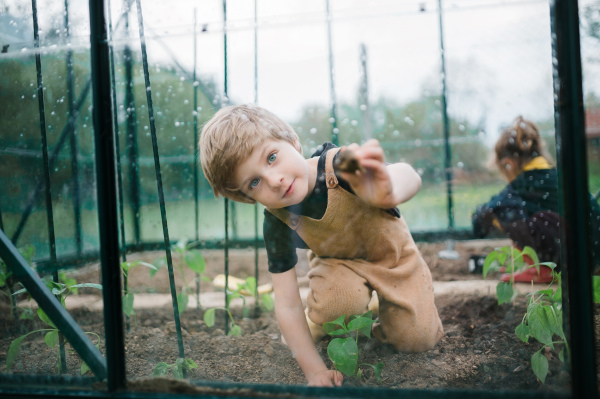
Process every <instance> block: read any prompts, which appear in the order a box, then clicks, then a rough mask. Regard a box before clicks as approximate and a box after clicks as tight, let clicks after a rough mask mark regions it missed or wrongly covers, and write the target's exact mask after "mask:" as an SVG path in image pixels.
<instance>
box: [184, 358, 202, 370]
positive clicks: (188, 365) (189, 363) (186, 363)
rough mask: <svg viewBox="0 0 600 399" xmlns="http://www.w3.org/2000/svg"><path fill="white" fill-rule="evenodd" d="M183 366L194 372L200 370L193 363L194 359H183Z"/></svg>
mask: <svg viewBox="0 0 600 399" xmlns="http://www.w3.org/2000/svg"><path fill="white" fill-rule="evenodd" d="M182 366H183V368H184V369H185V370H192V369H197V368H198V365H197V364H196V362H195V361H193V360H192V359H188V358H185V359H183V364H182Z"/></svg>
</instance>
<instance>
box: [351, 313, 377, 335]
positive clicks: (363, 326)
mask: <svg viewBox="0 0 600 399" xmlns="http://www.w3.org/2000/svg"><path fill="white" fill-rule="evenodd" d="M373 323H375V320H372V319H368V318H366V317H362V316H359V317H357V318H355V319H354V320H351V321H350V322H349V323H348V330H349V331H360V332H361V333H363V334H364V335H366V336H367V338H371V326H372V325H373Z"/></svg>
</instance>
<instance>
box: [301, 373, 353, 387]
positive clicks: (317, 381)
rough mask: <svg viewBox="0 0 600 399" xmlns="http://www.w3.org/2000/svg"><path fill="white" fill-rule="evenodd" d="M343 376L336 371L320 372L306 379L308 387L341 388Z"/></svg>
mask: <svg viewBox="0 0 600 399" xmlns="http://www.w3.org/2000/svg"><path fill="white" fill-rule="evenodd" d="M342 382H344V376H343V375H342V373H340V372H339V371H337V370H321V371H319V372H317V373H315V374H313V375H312V377H310V378H309V379H308V386H309V387H341V386H342Z"/></svg>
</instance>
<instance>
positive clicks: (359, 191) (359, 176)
mask: <svg viewBox="0 0 600 399" xmlns="http://www.w3.org/2000/svg"><path fill="white" fill-rule="evenodd" d="M344 151H352V153H353V154H354V157H355V158H356V161H357V162H358V164H359V165H360V167H359V168H358V169H357V170H355V171H354V172H352V173H349V172H340V176H341V177H342V179H344V180H346V181H347V182H348V183H350V186H352V189H353V190H354V192H355V193H356V195H358V196H359V197H361V198H362V199H363V200H365V201H367V202H369V203H370V204H372V205H374V206H377V207H379V208H383V209H388V208H393V207H395V206H396V205H398V204H401V203H403V202H406V201H408V200H409V199H410V198H412V197H413V196H414V195H415V194H416V193H417V192H418V191H419V189H420V188H421V177H420V176H419V175H418V174H417V172H416V171H415V170H414V169H413V168H412V167H411V166H410V165H408V164H404V163H398V164H392V165H388V166H386V164H385V156H384V153H383V148H381V146H380V145H379V142H378V141H377V140H375V139H371V140H369V141H367V142H366V143H364V144H363V145H362V146H359V145H358V144H350V145H349V146H347V147H346V148H345V149H344ZM340 155H341V154H340Z"/></svg>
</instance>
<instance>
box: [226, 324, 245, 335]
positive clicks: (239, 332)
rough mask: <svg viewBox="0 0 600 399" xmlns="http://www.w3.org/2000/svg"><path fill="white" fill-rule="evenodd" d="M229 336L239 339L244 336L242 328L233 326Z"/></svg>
mask: <svg viewBox="0 0 600 399" xmlns="http://www.w3.org/2000/svg"><path fill="white" fill-rule="evenodd" d="M227 335H228V336H230V337H231V336H233V337H239V336H241V335H242V328H241V327H240V326H238V325H237V324H234V325H233V326H231V330H229V334H227Z"/></svg>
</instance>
